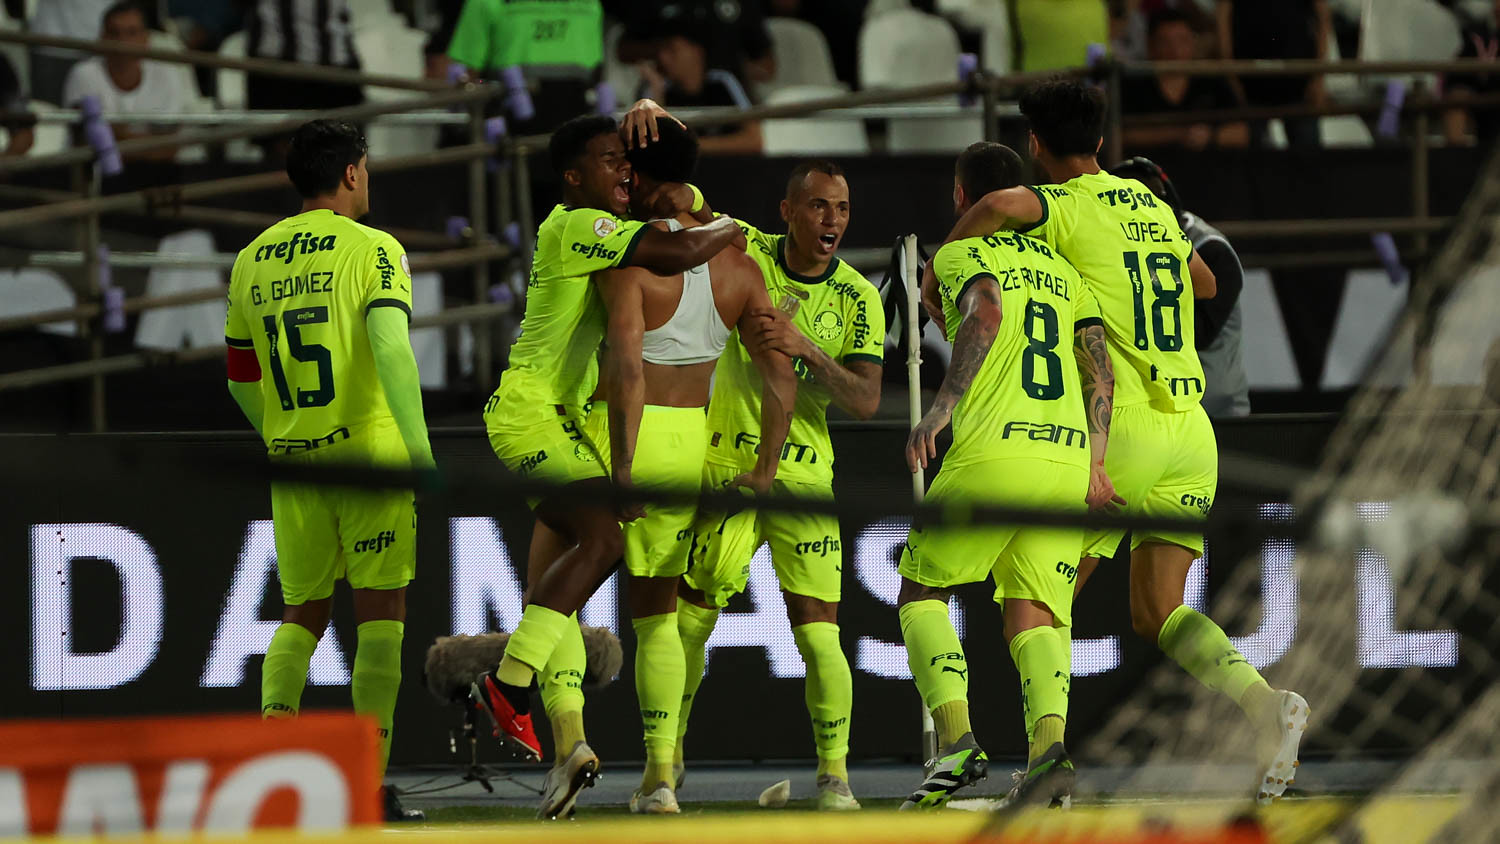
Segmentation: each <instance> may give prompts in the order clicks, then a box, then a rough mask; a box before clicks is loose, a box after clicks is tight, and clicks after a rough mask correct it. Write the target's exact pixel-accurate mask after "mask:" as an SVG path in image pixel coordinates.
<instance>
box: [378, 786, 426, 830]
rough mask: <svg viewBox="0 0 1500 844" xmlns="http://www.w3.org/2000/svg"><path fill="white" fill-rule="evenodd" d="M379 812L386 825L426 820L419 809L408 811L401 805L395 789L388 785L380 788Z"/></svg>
mask: <svg viewBox="0 0 1500 844" xmlns="http://www.w3.org/2000/svg"><path fill="white" fill-rule="evenodd" d="M380 811H381V813H382V814H383V815H384V816H385V822H386V823H412V822H419V821H425V820H427V815H426V814H425V813H424V812H422V810H421V809H408V808H406V807H405V806H403V805H401V798H400V797H398V796H397V795H396V789H394V788H392V787H391V786H388V785H382V786H381V787H380Z"/></svg>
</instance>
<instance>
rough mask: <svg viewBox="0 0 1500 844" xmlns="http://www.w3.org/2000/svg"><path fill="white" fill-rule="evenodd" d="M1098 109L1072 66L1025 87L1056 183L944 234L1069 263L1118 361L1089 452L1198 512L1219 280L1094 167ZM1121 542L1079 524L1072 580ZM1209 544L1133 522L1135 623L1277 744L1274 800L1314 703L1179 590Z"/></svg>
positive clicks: (1183, 513)
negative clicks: (1274, 676)
mask: <svg viewBox="0 0 1500 844" xmlns="http://www.w3.org/2000/svg"><path fill="white" fill-rule="evenodd" d="M1104 112H1105V102H1104V95H1103V94H1102V93H1100V92H1099V91H1098V89H1096V88H1093V87H1091V86H1089V85H1087V84H1085V83H1084V82H1082V81H1080V80H1077V79H1068V78H1061V77H1059V78H1055V79H1052V80H1049V81H1047V82H1043V83H1041V84H1039V85H1037V86H1035V87H1033V88H1031V89H1030V90H1028V91H1026V92H1025V93H1024V94H1023V95H1022V96H1021V113H1022V114H1023V115H1024V116H1025V117H1026V119H1027V120H1028V121H1029V123H1030V144H1031V153H1032V157H1033V158H1035V159H1036V161H1037V162H1038V163H1039V164H1040V165H1041V166H1042V168H1043V169H1044V170H1046V172H1047V174H1048V176H1049V177H1051V179H1052V181H1053V182H1054V184H1051V185H1044V186H1041V187H1013V188H1009V189H1006V190H1000V191H995V192H993V193H990V194H988V195H986V196H985V197H983V198H982V199H980V200H979V201H978V202H976V203H975V204H974V206H973V207H972V208H971V209H969V211H968V212H967V213H966V214H964V216H963V218H962V219H960V220H959V221H958V224H957V226H955V227H954V229H953V232H952V233H951V234H949V236H948V240H949V241H950V242H951V241H954V240H959V239H961V238H965V237H974V236H983V235H987V234H993V233H994V232H996V231H998V230H1001V229H1010V230H1013V231H1020V232H1025V233H1027V234H1030V235H1032V236H1033V237H1035V238H1037V239H1038V240H1041V241H1042V242H1044V243H1046V244H1048V245H1049V246H1051V247H1052V248H1053V249H1055V250H1057V251H1058V252H1059V253H1060V254H1061V255H1062V256H1063V257H1064V258H1066V259H1068V261H1069V263H1071V264H1072V265H1073V266H1074V267H1076V268H1077V269H1078V271H1079V273H1080V274H1082V276H1083V278H1084V281H1085V282H1086V283H1087V284H1088V285H1089V287H1090V288H1091V289H1092V291H1093V294H1094V297H1095V298H1096V299H1097V300H1098V302H1099V310H1100V313H1101V315H1102V316H1103V319H1104V329H1105V337H1106V340H1107V343H1108V347H1109V354H1110V357H1111V358H1112V359H1113V360H1114V362H1115V395H1114V415H1113V422H1112V425H1113V431H1112V432H1110V439H1109V442H1110V448H1109V451H1108V453H1107V454H1106V455H1104V457H1103V460H1102V462H1100V461H1098V456H1097V455H1096V465H1097V466H1098V467H1100V468H1103V469H1104V471H1105V472H1107V474H1108V476H1109V478H1110V479H1111V480H1112V481H1113V484H1114V487H1115V489H1116V490H1117V491H1118V493H1119V495H1120V497H1121V498H1122V499H1123V500H1124V502H1125V503H1124V505H1123V508H1124V512H1125V513H1126V514H1130V515H1141V516H1152V517H1157V518H1172V519H1196V518H1202V517H1204V516H1206V515H1207V514H1208V511H1209V509H1210V508H1211V507H1212V506H1213V499H1214V493H1215V492H1216V490H1217V486H1218V468H1219V467H1218V446H1217V444H1216V443H1215V441H1214V429H1213V426H1212V424H1211V423H1210V422H1209V420H1208V415H1207V414H1206V413H1205V412H1204V410H1203V407H1202V404H1201V400H1202V397H1203V367H1202V365H1201V364H1200V362H1199V360H1198V353H1197V350H1196V348H1195V345H1194V342H1193V300H1194V298H1199V299H1209V298H1212V297H1213V296H1214V295H1215V293H1216V292H1217V287H1216V281H1215V279H1214V274H1213V271H1212V270H1210V269H1209V268H1208V265H1207V264H1205V263H1204V262H1203V258H1202V257H1201V256H1200V255H1198V254H1197V252H1196V251H1194V249H1193V246H1192V243H1191V242H1190V241H1189V240H1188V238H1187V236H1186V235H1185V234H1183V232H1182V228H1181V226H1180V225H1179V224H1178V221H1177V216H1176V213H1175V212H1174V211H1173V210H1172V209H1171V207H1170V206H1168V205H1167V204H1166V203H1165V202H1162V201H1160V200H1158V199H1157V198H1156V196H1155V195H1154V194H1152V193H1151V191H1150V190H1148V189H1147V188H1146V186H1145V185H1143V184H1141V183H1140V182H1138V181H1135V180H1134V179H1122V178H1119V177H1117V176H1112V175H1110V174H1109V173H1106V172H1104V171H1103V170H1102V169H1101V168H1100V167H1099V161H1098V152H1099V148H1100V146H1101V145H1102V144H1103V141H1104V137H1103V130H1104ZM936 294H937V284H936V281H935V279H933V278H931V273H930V271H929V273H928V274H927V275H926V276H924V278H923V300H924V303H926V304H927V305H928V309H929V311H932V310H933V304H934V303H935V302H937V301H938V297H937V295H936ZM1096 471H1097V470H1096ZM1123 539H1124V531H1121V530H1099V531H1091V532H1090V533H1089V534H1088V535H1087V536H1086V537H1085V540H1084V555H1083V558H1082V560H1081V561H1080V562H1079V566H1078V575H1077V579H1076V583H1075V589H1081V588H1082V587H1083V583H1084V581H1085V580H1087V578H1088V576H1089V574H1090V572H1092V571H1093V570H1094V568H1095V566H1097V565H1098V564H1099V559H1100V558H1101V557H1111V556H1113V555H1114V554H1115V553H1116V550H1117V549H1118V548H1119V546H1120V543H1121V541H1122V540H1123ZM1202 554H1203V535H1202V533H1201V532H1199V531H1192V532H1183V531H1164V530H1135V531H1132V532H1131V540H1130V617H1131V624H1132V626H1133V627H1134V629H1135V631H1136V633H1137V634H1139V635H1140V636H1141V637H1142V638H1144V639H1146V640H1147V641H1149V642H1152V643H1154V644H1156V645H1157V646H1158V647H1160V648H1161V649H1162V651H1163V652H1165V653H1166V654H1167V656H1169V657H1171V658H1172V659H1173V660H1174V661H1176V662H1177V664H1179V665H1181V666H1182V667H1183V668H1184V669H1185V670H1187V671H1188V673H1190V674H1192V675H1193V676H1194V677H1195V678H1197V679H1198V680H1199V682H1201V683H1203V684H1204V685H1205V686H1207V687H1209V688H1211V689H1213V690H1215V691H1218V692H1220V693H1222V694H1224V695H1225V696H1227V697H1229V698H1230V699H1231V700H1233V701H1235V702H1236V703H1237V704H1239V706H1240V708H1241V709H1242V710H1244V712H1245V714H1246V716H1247V717H1248V718H1249V719H1250V722H1251V723H1252V724H1253V725H1254V726H1255V728H1256V729H1257V730H1258V731H1259V732H1260V734H1261V736H1262V737H1263V738H1264V745H1265V746H1266V747H1268V748H1274V752H1273V753H1271V754H1270V755H1269V756H1267V757H1266V758H1265V759H1264V760H1263V761H1264V763H1265V765H1264V767H1263V769H1262V775H1261V776H1260V778H1259V779H1258V780H1257V789H1256V797H1257V799H1258V800H1259V801H1260V802H1262V803H1269V802H1271V801H1272V800H1274V799H1276V798H1278V797H1280V796H1281V794H1282V793H1283V792H1284V791H1285V790H1286V787H1287V785H1289V784H1290V783H1291V781H1292V779H1293V777H1294V776H1295V775H1296V768H1297V752H1298V748H1299V746H1300V745H1301V741H1302V734H1303V731H1304V730H1305V729H1306V726H1307V701H1306V700H1304V699H1303V698H1302V697H1301V696H1300V695H1298V694H1297V693H1296V692H1292V691H1286V690H1280V689H1272V688H1271V687H1270V686H1269V685H1268V684H1267V683H1266V681H1265V679H1264V678H1262V677H1261V675H1260V672H1259V671H1257V670H1256V669H1255V666H1253V665H1251V664H1250V662H1249V661H1248V660H1247V659H1245V657H1244V656H1243V655H1242V654H1241V653H1240V652H1239V651H1238V650H1237V649H1236V648H1235V647H1234V645H1233V644H1232V643H1231V642H1230V641H1229V637H1228V636H1226V635H1224V631H1223V630H1222V629H1220V628H1219V626H1218V625H1217V624H1215V623H1214V622H1213V621H1212V620H1211V619H1209V618H1208V616H1206V615H1203V614H1202V613H1199V612H1198V611H1196V610H1194V609H1193V608H1192V607H1189V606H1188V605H1187V604H1186V603H1185V602H1184V597H1183V595H1184V589H1185V584H1186V581H1187V575H1188V570H1189V568H1191V566H1192V564H1193V560H1194V559H1196V558H1197V557H1199V556H1201V555H1202Z"/></svg>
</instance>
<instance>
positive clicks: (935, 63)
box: [859, 9, 984, 153]
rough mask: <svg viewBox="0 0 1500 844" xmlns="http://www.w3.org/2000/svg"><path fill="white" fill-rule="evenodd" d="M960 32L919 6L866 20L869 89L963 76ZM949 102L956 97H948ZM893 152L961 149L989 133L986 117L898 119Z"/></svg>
mask: <svg viewBox="0 0 1500 844" xmlns="http://www.w3.org/2000/svg"><path fill="white" fill-rule="evenodd" d="M958 52H959V46H958V33H956V32H954V31H953V26H952V25H951V24H949V23H948V22H947V21H946V20H944V19H943V18H940V17H938V16H937V15H929V14H926V13H924V12H919V11H916V10H914V9H908V10H905V11H896V12H890V13H888V14H885V15H881V16H880V17H878V18H874V19H872V20H866V21H865V24H864V27H863V28H862V29H861V30H860V33H859V78H860V83H861V84H862V85H863V86H864V87H865V88H910V87H915V86H918V85H928V84H932V83H936V82H951V81H954V80H956V79H957V78H958ZM939 102H949V103H951V102H952V100H942V101H939ZM886 125H887V134H886V146H887V149H888V150H889V151H890V152H892V153H916V152H957V151H959V150H962V149H963V148H964V147H966V146H968V145H969V144H971V143H973V142H974V141H975V140H977V139H979V138H982V137H984V128H983V124H982V121H981V118H980V117H979V115H978V114H977V113H976V114H975V115H974V116H973V117H956V118H949V119H945V120H932V119H928V118H892V119H891V120H889V121H887V124H886Z"/></svg>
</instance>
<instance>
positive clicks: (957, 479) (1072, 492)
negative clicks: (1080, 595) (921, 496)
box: [897, 458, 1089, 627]
mask: <svg viewBox="0 0 1500 844" xmlns="http://www.w3.org/2000/svg"><path fill="white" fill-rule="evenodd" d="M1088 490H1089V472H1088V469H1086V468H1084V467H1082V466H1068V465H1065V464H1062V463H1054V462H1052V461H1050V460H1033V459H1027V458H1009V459H1001V460H987V461H985V462H983V463H971V464H969V465H966V466H957V467H952V468H949V467H946V466H945V467H944V468H943V469H942V470H941V471H939V472H938V475H937V477H936V478H934V479H933V481H932V487H931V489H929V490H928V492H927V501H928V502H930V503H933V504H942V503H945V502H950V501H953V502H964V503H966V504H973V505H977V506H990V507H1004V506H1012V507H1034V508H1039V509H1046V510H1076V511H1077V512H1079V513H1082V512H1085V511H1086V510H1087V509H1088V508H1087V505H1086V504H1085V502H1084V498H1085V497H1086V496H1087V495H1088ZM1082 548H1083V528H1081V527H1080V528H1053V527H1028V526H1025V525H984V526H979V525H961V526H955V527H943V526H934V527H929V528H914V529H913V530H912V532H911V535H910V536H909V537H908V538H907V540H906V545H905V547H904V548H902V550H901V562H900V564H899V565H898V567H897V570H898V571H900V572H901V576H902V577H904V578H906V579H908V580H914V581H916V582H917V583H920V584H922V585H923V586H931V587H934V588H938V589H946V588H949V587H952V586H959V585H962V584H965V583H978V582H979V581H981V580H984V578H985V577H986V576H989V577H990V578H992V579H993V580H994V582H995V602H996V603H1000V602H1002V601H1004V600H1005V599H1007V598H1019V599H1025V600H1032V601H1041V602H1042V603H1044V604H1046V605H1047V608H1048V609H1050V610H1051V611H1052V615H1053V616H1054V617H1055V618H1056V619H1057V624H1058V625H1059V626H1063V627H1067V626H1070V625H1071V624H1072V623H1073V621H1072V619H1073V581H1074V580H1075V579H1077V577H1078V560H1077V557H1078V556H1079V552H1080V551H1081V550H1082Z"/></svg>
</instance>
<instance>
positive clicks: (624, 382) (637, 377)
mask: <svg viewBox="0 0 1500 844" xmlns="http://www.w3.org/2000/svg"><path fill="white" fill-rule="evenodd" d="M639 273H640V271H639V270H608V271H606V272H601V273H595V274H594V281H595V283H596V284H598V286H599V292H600V293H601V295H602V296H603V298H604V306H605V308H607V309H608V311H609V325H608V329H607V332H606V346H605V349H606V350H605V356H604V366H605V384H606V385H607V386H606V388H605V398H606V399H607V400H608V401H609V459H610V472H611V475H612V476H613V478H614V482H615V484H616V485H617V486H620V487H628V486H630V485H631V470H632V468H633V467H634V465H635V447H636V443H637V441H638V440H639V439H640V433H641V414H642V413H643V412H644V409H645V404H646V371H645V365H644V364H643V363H642V358H641V344H642V342H643V338H644V336H645V333H646V315H645V312H644V310H642V294H641V285H640V279H639ZM642 515H645V513H644V511H643V510H642V509H641V508H640V507H639V505H632V506H631V507H629V508H627V512H623V513H621V516H622V517H623V518H626V519H627V520H628V519H634V518H640V517H641V516H642Z"/></svg>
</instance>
